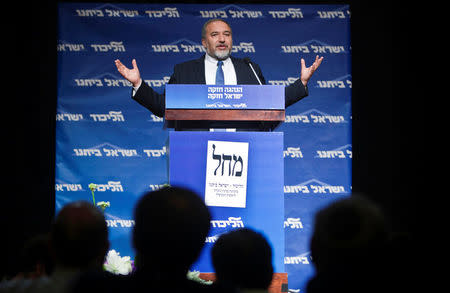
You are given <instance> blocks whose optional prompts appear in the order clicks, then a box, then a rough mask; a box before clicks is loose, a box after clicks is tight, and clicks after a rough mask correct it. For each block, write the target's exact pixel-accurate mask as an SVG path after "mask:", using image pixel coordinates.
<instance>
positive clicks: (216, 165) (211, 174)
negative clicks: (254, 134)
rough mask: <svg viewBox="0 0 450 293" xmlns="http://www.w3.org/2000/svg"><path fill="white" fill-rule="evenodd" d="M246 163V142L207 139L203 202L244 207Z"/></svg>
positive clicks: (213, 204)
mask: <svg viewBox="0 0 450 293" xmlns="http://www.w3.org/2000/svg"><path fill="white" fill-rule="evenodd" d="M236 165H237V166H236ZM247 167H248V142H231V141H213V140H210V141H208V152H207V156H206V183H205V203H206V205H208V206H218V207H235V208H245V207H246V196H247Z"/></svg>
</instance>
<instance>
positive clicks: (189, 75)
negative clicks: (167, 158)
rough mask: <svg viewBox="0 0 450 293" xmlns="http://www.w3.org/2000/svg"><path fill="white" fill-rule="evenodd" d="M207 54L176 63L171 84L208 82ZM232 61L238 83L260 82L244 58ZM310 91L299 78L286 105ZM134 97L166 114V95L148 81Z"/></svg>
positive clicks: (289, 91) (158, 113)
mask: <svg viewBox="0 0 450 293" xmlns="http://www.w3.org/2000/svg"><path fill="white" fill-rule="evenodd" d="M204 60H205V55H203V56H202V57H200V58H199V59H195V60H191V61H187V62H184V63H180V64H177V65H175V67H174V69H173V74H172V76H171V77H170V80H169V83H170V84H206V81H205V63H204ZM231 61H232V62H233V65H234V70H235V71H236V78H237V84H259V82H258V80H257V79H256V77H255V75H254V74H253V72H252V70H251V68H250V67H249V65H247V64H246V63H245V62H244V60H243V59H239V58H234V57H231ZM252 65H253V68H254V69H255V71H256V74H257V75H258V77H259V79H260V80H261V83H262V84H266V80H265V79H264V76H263V75H262V72H261V69H260V68H259V66H258V65H257V64H255V63H252ZM307 95H308V91H307V89H306V88H305V86H304V85H303V83H302V82H301V81H300V79H298V80H297V81H296V82H294V83H293V84H291V85H289V86H286V88H285V107H288V106H290V105H292V104H294V103H295V102H297V101H299V100H300V99H302V98H304V97H306V96H307ZM133 99H134V100H135V101H137V102H138V103H139V104H141V105H142V106H144V107H145V108H147V109H149V110H150V111H151V112H152V113H153V114H155V115H156V116H159V117H163V116H164V111H165V102H166V101H165V95H164V94H158V93H157V92H155V91H154V90H153V89H152V88H151V87H150V86H149V85H148V84H147V83H145V82H142V84H141V86H140V87H139V89H138V90H137V92H136V94H135V95H134V97H133Z"/></svg>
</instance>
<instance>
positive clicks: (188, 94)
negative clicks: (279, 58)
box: [166, 84, 284, 110]
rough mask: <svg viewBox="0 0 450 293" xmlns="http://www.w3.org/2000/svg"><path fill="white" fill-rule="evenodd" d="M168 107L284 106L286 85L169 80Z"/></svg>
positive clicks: (247, 107) (252, 108) (236, 107)
mask: <svg viewBox="0 0 450 293" xmlns="http://www.w3.org/2000/svg"><path fill="white" fill-rule="evenodd" d="M166 109H248V110H258V109H270V110H284V86H281V85H225V86H217V85H197V84H195V85H193V84H167V85H166Z"/></svg>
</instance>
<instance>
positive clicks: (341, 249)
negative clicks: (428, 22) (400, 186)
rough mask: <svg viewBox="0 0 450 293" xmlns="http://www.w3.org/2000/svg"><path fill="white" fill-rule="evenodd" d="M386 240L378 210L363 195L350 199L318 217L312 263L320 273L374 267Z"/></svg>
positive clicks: (323, 210)
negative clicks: (338, 268)
mask: <svg viewBox="0 0 450 293" xmlns="http://www.w3.org/2000/svg"><path fill="white" fill-rule="evenodd" d="M387 239H388V231H387V225H386V222H385V219H384V216H383V214H382V213H381V211H380V210H379V209H378V207H377V206H375V205H374V204H373V203H372V202H370V201H369V200H367V199H364V198H362V197H360V196H351V197H348V198H345V199H342V200H338V201H336V202H334V203H332V204H330V205H329V206H327V207H325V208H324V209H322V210H321V211H319V212H318V213H317V214H316V216H315V224H314V232H313V236H312V239H311V256H312V260H313V263H314V264H315V266H316V268H317V269H318V271H322V270H330V269H333V268H336V267H344V266H346V267H352V268H358V267H361V266H365V265H373V264H371V262H372V261H378V260H376V255H377V254H379V253H381V252H382V250H383V248H384V246H385V244H386V241H387Z"/></svg>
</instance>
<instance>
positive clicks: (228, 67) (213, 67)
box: [205, 54, 237, 85]
mask: <svg viewBox="0 0 450 293" xmlns="http://www.w3.org/2000/svg"><path fill="white" fill-rule="evenodd" d="M222 70H223V77H224V81H225V82H224V83H225V84H226V85H236V84H237V78H236V71H235V70H234V66H233V62H231V59H230V57H228V58H227V59H225V60H223V65H222ZM216 72H217V59H215V58H213V57H211V56H209V55H208V54H206V55H205V80H206V84H216Z"/></svg>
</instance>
